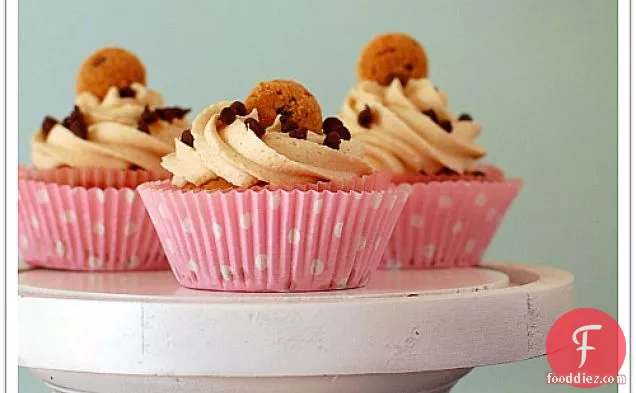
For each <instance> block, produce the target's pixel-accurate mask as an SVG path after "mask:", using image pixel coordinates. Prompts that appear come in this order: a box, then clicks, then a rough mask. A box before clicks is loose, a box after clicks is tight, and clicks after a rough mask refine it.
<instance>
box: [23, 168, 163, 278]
mask: <svg viewBox="0 0 636 393" xmlns="http://www.w3.org/2000/svg"><path fill="white" fill-rule="evenodd" d="M125 172H136V173H125ZM100 173H101V174H102V175H104V176H103V177H101V178H100V175H99V174H100ZM18 177H19V180H18V198H19V199H18V235H19V250H20V254H21V255H22V257H23V258H24V260H25V261H27V262H28V263H29V264H31V265H35V266H40V267H46V268H53V269H65V270H91V271H130V270H159V269H168V268H169V265H168V263H167V260H166V258H165V254H164V252H163V248H162V247H161V243H160V242H159V239H158V237H157V234H156V231H155V229H154V226H153V225H152V222H151V221H150V218H149V216H148V214H147V212H146V209H145V206H144V204H143V202H142V201H141V199H140V197H139V194H138V193H137V192H136V191H135V190H134V189H133V188H132V187H135V186H136V185H137V183H139V182H143V181H145V180H147V179H149V180H153V179H155V178H157V177H160V178H161V177H163V176H162V175H157V174H153V173H151V172H147V171H119V170H99V169H85V170H82V169H73V168H62V169H57V170H45V171H39V170H34V169H31V168H26V167H22V168H20V170H19V176H18ZM30 179H33V180H30ZM35 179H37V180H35ZM79 184H93V186H92V187H88V186H79ZM107 184H110V185H117V186H118V187H119V188H113V187H104V188H100V187H98V185H100V186H102V187H103V186H105V185H107ZM124 185H130V186H131V187H122V186H124Z"/></svg>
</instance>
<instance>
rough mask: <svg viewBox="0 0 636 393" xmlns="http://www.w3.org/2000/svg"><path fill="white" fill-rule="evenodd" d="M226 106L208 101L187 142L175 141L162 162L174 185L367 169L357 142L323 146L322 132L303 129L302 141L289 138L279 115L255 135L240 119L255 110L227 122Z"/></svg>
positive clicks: (308, 178) (343, 175) (292, 178)
mask: <svg viewBox="0 0 636 393" xmlns="http://www.w3.org/2000/svg"><path fill="white" fill-rule="evenodd" d="M230 104H231V102H229V101H223V102H220V103H217V104H214V105H211V106H210V107H208V108H206V109H204V110H203V111H202V112H201V113H200V114H199V115H198V116H197V117H196V118H195V120H194V122H193V123H192V130H191V133H192V136H193V138H194V142H193V145H192V146H188V145H187V144H185V143H184V142H182V141H181V140H179V139H176V140H175V152H174V153H171V154H168V155H167V156H165V157H164V158H163V160H162V165H163V167H164V168H165V169H167V170H168V171H170V172H172V173H173V175H174V176H173V179H172V182H173V184H174V185H176V186H179V187H182V186H184V185H185V184H187V183H191V184H194V185H196V186H200V185H203V184H205V183H207V182H209V181H211V180H214V179H217V178H219V177H220V178H222V179H224V180H225V181H227V182H229V183H231V184H232V185H234V186H238V187H248V186H252V185H255V184H257V183H259V182H265V183H268V184H271V185H292V184H300V183H308V182H316V181H321V180H349V179H351V178H352V177H354V176H356V175H365V174H370V173H371V168H370V167H369V166H368V165H367V164H366V163H365V162H364V146H363V145H362V144H360V143H356V142H354V141H345V140H343V141H341V144H340V148H339V149H338V150H336V149H332V148H330V147H328V146H324V145H322V143H323V141H324V138H325V136H324V135H319V134H317V133H315V132H311V131H310V132H308V133H307V139H306V140H305V139H297V138H293V137H291V136H290V134H289V133H285V132H281V121H280V116H277V118H276V120H275V121H274V123H273V124H272V125H271V126H270V127H268V128H267V129H266V130H265V133H264V134H263V135H262V136H261V137H259V136H258V135H257V134H256V133H255V132H254V130H252V129H250V127H249V125H248V124H249V122H248V121H247V122H246V121H245V120H246V119H249V118H251V119H254V120H256V121H258V120H259V119H258V110H257V109H254V110H252V112H251V113H249V114H247V116H236V118H235V119H234V120H233V121H232V122H231V123H230V124H227V125H226V124H224V123H223V122H222V121H221V120H220V114H221V111H222V110H223V109H224V108H226V107H229V106H230Z"/></svg>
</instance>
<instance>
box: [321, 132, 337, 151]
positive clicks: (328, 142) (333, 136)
mask: <svg viewBox="0 0 636 393" xmlns="http://www.w3.org/2000/svg"><path fill="white" fill-rule="evenodd" d="M322 144H323V145H325V146H327V147H330V148H332V149H334V150H340V135H338V133H337V132H335V131H332V132H330V133H329V134H327V136H326V137H325V140H324V141H323V142H322Z"/></svg>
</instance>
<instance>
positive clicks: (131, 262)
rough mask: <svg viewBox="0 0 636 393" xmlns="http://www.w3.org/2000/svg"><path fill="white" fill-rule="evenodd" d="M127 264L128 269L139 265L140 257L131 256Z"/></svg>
mask: <svg viewBox="0 0 636 393" xmlns="http://www.w3.org/2000/svg"><path fill="white" fill-rule="evenodd" d="M126 266H128V269H134V268H136V267H137V266H139V258H137V257H136V256H134V255H133V256H131V257H130V258H128V261H126Z"/></svg>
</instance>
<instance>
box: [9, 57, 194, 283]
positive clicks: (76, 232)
mask: <svg viewBox="0 0 636 393" xmlns="http://www.w3.org/2000/svg"><path fill="white" fill-rule="evenodd" d="M188 112H189V109H183V108H180V107H166V106H164V103H163V98H162V96H161V95H160V94H159V93H158V92H156V91H154V90H151V89H149V88H148V87H147V86H146V69H145V67H144V65H143V64H142V63H141V61H140V60H139V59H138V58H137V57H136V56H135V55H134V54H132V53H130V52H128V51H126V50H124V49H121V48H104V49H100V50H98V51H97V52H95V53H93V54H92V55H91V56H89V57H88V58H87V59H86V60H85V61H84V62H83V63H82V65H81V67H80V70H79V72H78V75H77V81H76V100H75V106H74V107H73V109H72V111H71V113H70V114H69V115H68V116H66V117H65V118H63V119H62V120H58V119H56V118H54V117H51V116H46V117H45V118H44V121H43V122H42V126H41V127H40V129H38V130H37V131H36V132H35V134H34V135H33V137H32V140H31V147H32V151H31V152H32V165H30V166H21V167H20V168H19V173H18V178H19V184H18V192H19V203H18V210H19V217H20V219H19V222H18V230H19V232H20V233H19V235H20V252H21V254H22V255H23V257H24V259H25V260H26V261H27V262H29V263H30V264H33V265H38V266H42V267H49V268H56V269H69V270H109V271H115V270H148V269H167V268H168V264H167V261H166V258H165V255H164V254H163V250H162V248H161V244H160V243H159V240H158V238H157V236H156V232H155V230H154V227H153V226H152V223H151V222H150V219H149V217H148V215H147V213H146V212H145V208H144V205H143V202H142V201H141V200H140V198H139V197H138V194H137V193H136V191H135V188H136V187H137V186H138V185H139V184H141V183H143V182H146V181H150V180H158V179H165V178H168V177H169V175H170V174H169V173H168V172H167V171H165V170H164V169H163V168H162V167H161V157H162V156H164V155H166V154H168V153H170V152H171V151H172V150H173V146H174V145H173V139H174V138H175V137H177V136H179V135H181V133H182V132H183V130H184V129H187V128H189V127H190V124H189V122H188V120H187V119H186V115H187V114H188Z"/></svg>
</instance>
